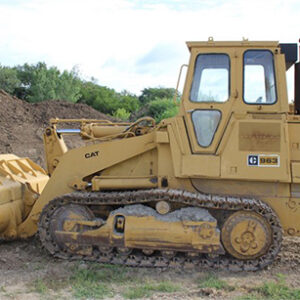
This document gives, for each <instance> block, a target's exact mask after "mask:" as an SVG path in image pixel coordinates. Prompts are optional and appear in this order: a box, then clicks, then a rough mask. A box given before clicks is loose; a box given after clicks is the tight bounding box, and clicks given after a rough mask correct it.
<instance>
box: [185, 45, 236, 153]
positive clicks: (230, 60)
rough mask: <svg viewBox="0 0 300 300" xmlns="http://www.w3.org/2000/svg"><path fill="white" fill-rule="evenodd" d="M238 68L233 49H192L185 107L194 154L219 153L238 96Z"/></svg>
mask: <svg viewBox="0 0 300 300" xmlns="http://www.w3.org/2000/svg"><path fill="white" fill-rule="evenodd" d="M212 50H213V52H212ZM235 68H236V53H235V51H234V49H232V48H224V47H222V48H218V47H213V48H212V47H211V48H210V47H207V48H205V47H201V49H200V48H192V50H191V61H190V68H189V70H188V74H187V80H186V86H185V90H184V93H183V99H182V100H183V101H182V107H181V109H183V112H182V113H183V115H184V116H185V122H186V126H187V131H188V136H189V140H190V145H191V150H192V153H194V154H197V153H198V154H200V153H202V154H210V155H211V154H214V153H216V150H217V147H218V145H219V143H220V140H221V138H222V135H223V134H224V130H225V128H226V125H227V124H228V121H229V118H230V115H231V112H232V105H233V102H234V100H235V98H236V97H237V87H236V82H237V80H236V78H234V76H235V74H236V72H234V71H233V70H234V69H235Z"/></svg>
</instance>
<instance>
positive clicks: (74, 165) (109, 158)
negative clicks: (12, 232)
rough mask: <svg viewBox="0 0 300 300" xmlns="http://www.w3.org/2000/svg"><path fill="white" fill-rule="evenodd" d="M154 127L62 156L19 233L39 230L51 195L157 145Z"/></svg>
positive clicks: (65, 192) (22, 234)
mask: <svg viewBox="0 0 300 300" xmlns="http://www.w3.org/2000/svg"><path fill="white" fill-rule="evenodd" d="M154 140H155V131H153V132H151V133H148V134H146V135H142V136H138V137H133V138H130V139H122V140H112V141H110V142H104V143H100V144H94V145H88V146H86V147H81V148H76V149H72V150H69V151H68V152H66V153H65V154H64V155H63V156H61V158H60V162H59V164H58V165H57V168H56V169H55V171H54V172H53V174H52V176H51V178H50V180H49V182H48V184H47V185H46V187H45V189H44V190H43V192H42V194H41V196H40V198H39V199H38V200H37V201H36V203H35V205H34V206H33V208H32V210H31V212H30V214H29V216H28V217H27V219H26V220H25V221H24V222H23V223H22V224H21V225H20V226H19V228H18V236H20V237H22V238H25V237H29V236H32V235H34V234H35V233H36V231H37V222H38V220H39V216H40V213H41V211H42V209H43V208H44V206H45V205H47V203H49V202H50V201H51V200H52V199H54V198H56V197H58V196H60V195H63V194H67V193H71V192H73V191H74V190H76V188H75V187H74V183H75V185H76V183H77V182H82V179H83V178H85V177H87V176H88V175H91V174H94V173H96V172H100V171H102V170H104V169H106V168H108V167H111V166H113V165H115V164H118V163H120V162H122V161H125V160H127V159H130V158H132V157H134V156H137V155H139V154H141V153H144V152H147V151H149V150H151V149H153V148H155V147H156V144H155V142H154Z"/></svg>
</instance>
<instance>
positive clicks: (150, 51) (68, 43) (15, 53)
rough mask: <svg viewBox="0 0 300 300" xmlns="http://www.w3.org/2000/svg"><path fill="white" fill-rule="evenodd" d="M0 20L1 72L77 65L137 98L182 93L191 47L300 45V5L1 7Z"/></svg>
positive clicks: (16, 1)
mask: <svg viewBox="0 0 300 300" xmlns="http://www.w3.org/2000/svg"><path fill="white" fill-rule="evenodd" d="M0 16H1V17H0V41H1V43H0V63H1V65H9V66H14V65H17V64H24V63H25V62H28V63H34V64H35V63H37V62H38V61H44V62H46V63H47V65H48V66H53V65H54V66H57V67H58V68H59V69H61V70H64V69H67V70H71V69H72V67H73V66H75V65H76V66H78V67H79V69H80V72H81V75H82V76H83V78H85V79H89V78H90V77H92V76H93V77H95V78H96V79H97V81H98V83H99V84H100V85H105V86H108V87H111V88H115V89H116V90H117V91H121V90H123V89H126V90H128V91H130V92H133V93H137V94H139V93H140V91H141V90H142V89H143V88H146V87H157V86H164V87H175V85H176V82H177V77H178V72H179V67H180V65H181V64H183V63H187V62H188V57H189V53H188V50H187V48H186V45H185V41H188V40H198V41H200V40H207V38H208V37H209V36H213V37H214V39H215V40H241V39H242V37H246V38H249V40H279V41H280V42H290V43H295V42H297V41H298V40H299V37H300V30H299V29H300V1H299V0H264V1H263V0H251V1H245V0H227V1H226V0H198V1H196V0H190V1H189V0H159V1H155V0H144V1H142V0H140V1H138V0H84V1H82V0H51V1H50V0H0ZM292 77H293V74H292V72H289V90H290V91H292V88H291V86H292V80H291V78H292ZM289 97H290V98H292V97H293V95H289Z"/></svg>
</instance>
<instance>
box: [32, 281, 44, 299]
mask: <svg viewBox="0 0 300 300" xmlns="http://www.w3.org/2000/svg"><path fill="white" fill-rule="evenodd" d="M33 291H34V292H36V293H38V294H42V295H44V294H46V293H47V291H48V287H47V284H46V282H45V281H44V280H43V279H36V280H35V281H34V282H33Z"/></svg>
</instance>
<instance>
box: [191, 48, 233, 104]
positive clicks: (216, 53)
mask: <svg viewBox="0 0 300 300" xmlns="http://www.w3.org/2000/svg"><path fill="white" fill-rule="evenodd" d="M200 55H203V56H205V55H224V56H226V57H227V58H228V97H227V99H226V100H225V101H196V100H193V99H192V90H193V85H194V80H195V74H196V68H197V60H198V57H199V56H200ZM207 69H209V68H207ZM226 70H227V69H226ZM200 83H201V81H200V82H199V89H198V92H199V90H200ZM230 98H231V58H230V55H229V54H228V53H223V52H206V53H198V54H197V56H196V59H195V64H194V70H193V76H192V83H191V86H190V91H189V101H190V102H192V103H198V104H201V103H213V104H223V103H227V102H228V101H229V100H230Z"/></svg>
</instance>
